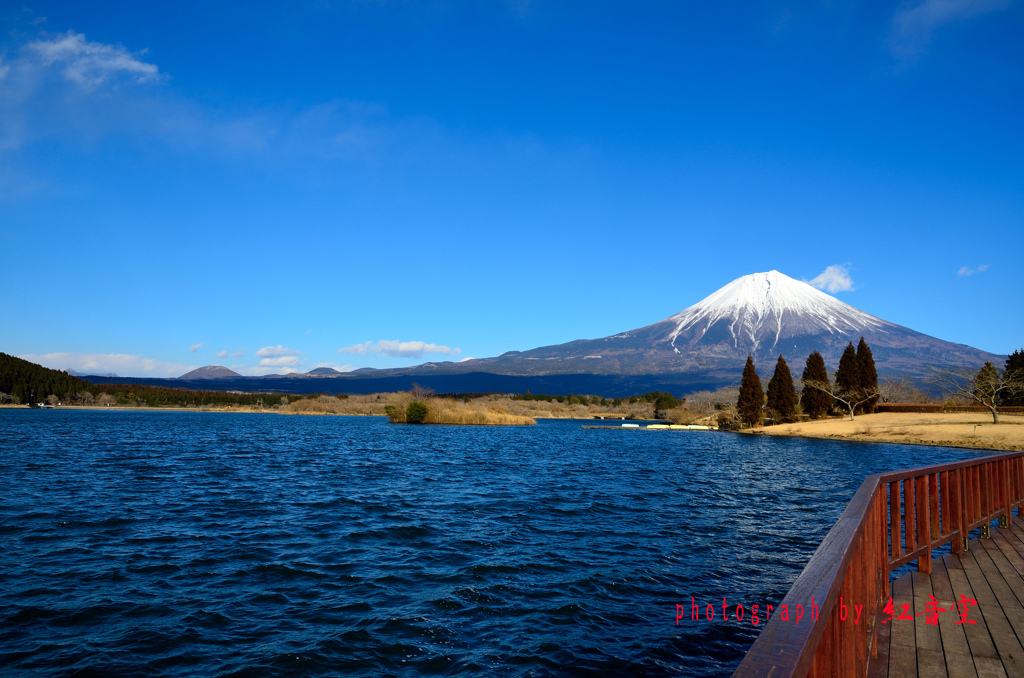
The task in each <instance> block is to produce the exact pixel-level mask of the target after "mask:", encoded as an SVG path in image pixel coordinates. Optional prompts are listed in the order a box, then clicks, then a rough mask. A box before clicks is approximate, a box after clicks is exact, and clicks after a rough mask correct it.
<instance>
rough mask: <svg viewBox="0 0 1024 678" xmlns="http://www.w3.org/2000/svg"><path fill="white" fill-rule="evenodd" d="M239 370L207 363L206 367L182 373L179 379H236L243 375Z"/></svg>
mask: <svg viewBox="0 0 1024 678" xmlns="http://www.w3.org/2000/svg"><path fill="white" fill-rule="evenodd" d="M241 376H242V375H240V374H239V373H238V372H235V371H234V370H232V369H229V368H227V367H224V366H223V365H207V366H206V367H200V368H198V369H195V370H192V371H191V372H188V373H186V374H183V375H181V376H180V377H178V379H185V380H194V379H234V378H236V377H241Z"/></svg>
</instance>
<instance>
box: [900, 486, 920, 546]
mask: <svg viewBox="0 0 1024 678" xmlns="http://www.w3.org/2000/svg"><path fill="white" fill-rule="evenodd" d="M903 539H904V541H905V542H906V544H907V553H913V552H914V551H916V550H917V535H916V532H915V531H914V479H913V478H906V479H905V480H904V481H903Z"/></svg>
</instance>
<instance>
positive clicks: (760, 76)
mask: <svg viewBox="0 0 1024 678" xmlns="http://www.w3.org/2000/svg"><path fill="white" fill-rule="evenodd" d="M0 29H2V34H0V35H2V37H0V40H2V43H0V257H2V261H3V264H4V277H5V283H4V292H3V294H2V295H0V351H4V352H7V353H11V354H15V355H21V356H25V357H29V358H30V359H33V360H36V361H38V362H42V363H43V364H46V365H49V366H51V367H57V368H74V369H79V370H82V369H85V370H89V371H104V372H106V371H113V372H116V373H117V374H119V375H122V376H127V375H131V376H144V375H145V376H177V375H178V374H181V373H182V372H183V371H185V370H186V369H188V368H190V367H193V366H199V365H206V364H223V365H228V366H230V367H233V368H234V369H236V370H238V371H239V372H242V373H244V374H265V373H271V372H284V371H291V370H299V371H306V370H308V369H311V368H313V367H316V366H318V365H332V366H337V367H340V368H346V369H348V368H352V367H364V366H368V367H393V366H405V365H413V364H417V363H420V362H424V361H428V360H446V359H449V360H460V359H463V358H467V357H487V356H492V355H497V354H500V353H502V352H504V351H508V350H525V349H529V348H533V347H536V346H542V345H548V344H555V343H561V342H565V341H570V340H573V339H578V338H594V337H601V336H606V335H610V334H614V333H617V332H620V331H624V330H628V329H633V328H636V327H641V326H644V325H647V324H650V323H652V322H655V321H657V320H660V319H662V318H665V317H667V316H669V315H671V314H673V313H675V312H677V311H679V310H681V309H683V308H685V307H687V306H689V305H691V304H693V303H695V302H697V301H699V300H700V299H702V298H703V297H705V296H706V295H707V294H709V293H711V292H713V291H714V290H716V289H718V288H719V287H721V286H722V285H725V284H726V283H728V282H730V281H731V280H733V279H735V278H737V277H739V276H741V275H745V274H748V273H753V272H756V271H766V270H771V269H777V270H779V271H782V272H783V273H786V274H787V275H790V276H792V277H794V278H797V279H805V280H813V279H816V278H817V277H818V276H819V275H821V274H822V273H823V272H825V271H826V270H829V271H831V272H832V275H830V276H826V277H827V278H828V279H830V280H832V281H833V285H832V287H831V288H830V291H831V292H833V293H834V294H835V295H836V296H837V297H838V298H840V299H842V300H843V301H846V302H847V303H850V304H853V305H854V306H857V307H858V308H861V309H863V310H865V311H867V312H869V313H872V314H874V315H877V316H880V317H882V318H885V319H886V320H890V321H893V322H896V323H899V324H902V325H906V326H908V327H911V328H913V329H916V330H919V331H922V332H925V333H928V334H931V335H934V336H937V337H940V338H943V339H947V340H950V341H957V342H961V343H966V344H970V345H973V346H976V347H978V348H982V349H986V350H989V351H993V352H999V353H1006V352H1010V351H1013V350H1014V349H1017V348H1021V347H1022V346H1024V301H1022V299H1024V295H1022V294H1021V291H1020V290H1021V280H1022V274H1024V263H1022V257H1021V254H1022V253H1024V163H1022V162H1021V158H1022V157H1024V131H1022V130H1024V126H1022V125H1021V121H1022V120H1024V105H1022V104H1024V41H1022V40H1020V36H1021V35H1024V3H1022V2H1020V1H1018V2H1013V1H1008V0H924V1H923V2H922V1H920V0H914V1H912V2H908V3H862V2H841V1H831V2H808V3H796V2H738V3H728V2H724V3H696V2H694V3H664V2H639V3H606V2H593V1H588V2H551V1H545V0H493V1H487V0H473V1H465V2H460V1H457V0H451V1H440V0H439V1H424V2H393V1H383V0H381V1H372V0H351V1H348V2H330V1H327V0H321V1H317V2H296V3H288V4H287V5H281V4H280V3H273V4H270V3H259V2H246V3H236V4H231V3H193V2H175V3H161V4H159V5H152V6H151V4H150V3H142V4H140V3H119V2H111V3H102V4H101V5H97V4H94V3H61V2H36V3H32V4H30V5H28V6H25V7H21V6H17V5H8V6H6V7H5V8H0ZM829 267H838V268H831V269H829ZM844 271H845V276H844V275H843V272H844ZM837 273H838V275H836V274H837Z"/></svg>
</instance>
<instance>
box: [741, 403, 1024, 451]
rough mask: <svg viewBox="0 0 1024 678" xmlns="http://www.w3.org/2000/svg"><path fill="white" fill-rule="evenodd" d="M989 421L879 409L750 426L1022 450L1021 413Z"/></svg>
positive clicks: (779, 432)
mask: <svg viewBox="0 0 1024 678" xmlns="http://www.w3.org/2000/svg"><path fill="white" fill-rule="evenodd" d="M1000 419H1001V422H1000V423H998V424H993V423H992V418H991V417H990V416H988V415H987V414H984V413H952V412H951V413H924V412H882V413H878V414H862V415H858V416H857V418H856V419H855V420H854V421H850V419H849V417H846V418H843V419H818V420H816V421H801V422H797V423H794V424H779V425H776V426H762V427H760V428H754V429H749V431H750V432H751V433H762V434H765V435H774V436H804V437H810V438H826V439H838V440H861V441H871V442H883V443H900V444H910V445H941V446H948V447H970V448H980V449H990V450H1014V451H1015V450H1024V415H1017V414H1006V415H1001V416H1000Z"/></svg>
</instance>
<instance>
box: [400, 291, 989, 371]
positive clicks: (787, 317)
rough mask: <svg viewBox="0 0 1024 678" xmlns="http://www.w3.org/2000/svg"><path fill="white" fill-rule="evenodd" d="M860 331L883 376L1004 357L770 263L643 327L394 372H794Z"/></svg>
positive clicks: (831, 355)
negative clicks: (839, 295) (890, 317)
mask: <svg viewBox="0 0 1024 678" xmlns="http://www.w3.org/2000/svg"><path fill="white" fill-rule="evenodd" d="M862 336H863V337H864V339H865V340H866V341H867V342H868V344H869V345H870V346H871V349H872V352H873V354H874V357H875V363H876V365H877V367H878V370H879V372H880V373H882V374H898V375H907V376H911V377H924V376H927V375H929V374H930V373H931V372H932V370H933V369H957V368H962V367H973V368H978V367H980V366H981V365H982V364H983V363H984V362H985V361H987V360H990V361H993V362H994V363H995V362H996V361H999V362H1001V361H1002V360H1003V359H1004V358H1005V357H1004V356H998V355H995V354H993V353H988V352H986V351H982V350H979V349H976V348H972V347H970V346H966V345H963V344H955V343H952V342H948V341H943V340H941V339H936V338H935V337H930V336H928V335H926V334H922V333H920V332H915V331H914V330H911V329H909V328H906V327H902V326H900V325H897V324H895V323H891V322H889V321H886V320H882V319H881V318H877V317H875V316H873V315H871V314H869V313H865V312H864V311H861V310H860V309H857V308H854V307H853V306H850V305H849V304H845V303H843V302H841V301H839V300H838V299H836V298H835V297H832V296H830V295H828V294H826V293H824V292H822V291H820V290H818V289H816V288H814V287H812V286H811V285H809V284H807V283H805V282H800V281H799V280H794V279H793V278H790V277H789V276H786V275H783V274H782V273H779V272H778V271H769V272H767V273H753V274H751V275H746V276H743V277H741V278H737V279H736V280H734V281H732V282H731V283H729V284H728V285H726V286H725V287H722V288H721V289H719V290H718V291H717V292H714V293H713V294H711V295H710V296H708V297H707V298H705V299H703V300H701V301H700V302H698V303H696V304H694V305H693V306H690V307H689V308H687V309H685V310H683V311H680V312H679V313H676V314H675V315H673V316H671V317H668V318H666V319H664V320H661V321H659V322H656V323H654V324H652V325H648V326H646V327H641V328H639V329H635V330H630V331H628V332H622V333H619V334H615V335H612V336H610V337H604V338H601V339H583V340H578V341H571V342H568V343H566V344H559V345H556V346H544V347H541V348H535V349H532V350H529V351H511V352H508V353H504V354H502V355H500V356H498V357H496V358H485V359H478V360H467V361H464V362H461V363H427V364H425V365H421V366H418V367H415V368H408V369H404V370H400V371H399V370H387V372H389V373H392V374H398V373H399V372H401V373H404V374H413V373H416V374H431V373H433V374H442V373H443V374H452V373H467V372H488V373H493V374H505V375H522V376H534V375H557V374H595V375H641V374H643V375H662V376H668V375H673V376H674V377H683V376H684V375H690V376H692V377H693V378H694V381H695V382H707V381H719V380H722V379H731V378H733V377H735V376H736V375H738V374H739V372H740V371H741V370H742V367H743V363H744V361H745V360H746V357H747V355H753V357H754V360H755V362H756V363H757V364H758V365H759V366H760V367H761V372H762V373H763V372H766V371H768V370H769V369H770V367H771V365H773V364H774V362H775V359H776V358H777V357H778V356H779V355H780V354H781V355H783V356H785V358H786V360H787V362H788V363H789V364H790V369H792V370H793V371H794V372H799V371H800V370H801V369H802V368H803V364H804V361H805V360H806V358H807V356H808V355H809V354H810V353H811V352H812V351H818V352H820V353H821V354H822V356H823V357H824V358H825V363H826V364H827V365H828V366H829V367H830V368H833V369H834V368H835V366H836V365H837V364H838V363H839V357H840V355H841V354H842V352H843V349H845V348H846V345H847V343H849V342H851V341H852V342H854V344H856V343H857V341H858V340H859V339H860V337H862Z"/></svg>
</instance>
